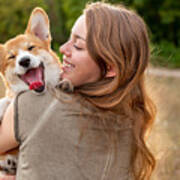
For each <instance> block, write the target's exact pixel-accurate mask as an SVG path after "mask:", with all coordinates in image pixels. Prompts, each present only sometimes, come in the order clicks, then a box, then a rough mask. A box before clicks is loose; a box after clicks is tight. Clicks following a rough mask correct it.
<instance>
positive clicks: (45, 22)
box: [25, 8, 51, 42]
mask: <svg viewBox="0 0 180 180" xmlns="http://www.w3.org/2000/svg"><path fill="white" fill-rule="evenodd" d="M25 33H26V34H31V35H34V36H36V37H38V38H39V39H40V40H42V41H45V42H50V41H51V34H50V29H49V18H48V15H47V14H46V12H45V11H44V10H43V9H42V8H35V9H34V10H33V11H32V13H31V16H30V19H29V22H28V26H27V29H26V31H25Z"/></svg>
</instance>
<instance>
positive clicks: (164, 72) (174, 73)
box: [147, 68, 180, 78]
mask: <svg viewBox="0 0 180 180" xmlns="http://www.w3.org/2000/svg"><path fill="white" fill-rule="evenodd" d="M147 73H148V74H152V75H155V76H163V77H173V78H180V69H178V70H169V69H165V68H149V69H148V70H147Z"/></svg>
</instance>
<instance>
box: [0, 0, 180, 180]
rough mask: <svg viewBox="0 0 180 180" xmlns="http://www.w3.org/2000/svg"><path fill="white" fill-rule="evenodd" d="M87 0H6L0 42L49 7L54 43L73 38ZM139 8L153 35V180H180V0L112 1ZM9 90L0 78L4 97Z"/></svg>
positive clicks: (0, 10)
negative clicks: (37, 11) (39, 9)
mask: <svg viewBox="0 0 180 180" xmlns="http://www.w3.org/2000/svg"><path fill="white" fill-rule="evenodd" d="M87 2H89V1H87V0H16V1H12V0H0V43H4V42H6V41H7V40H8V39H9V38H12V37H14V36H16V35H17V34H20V33H23V32H24V30H25V27H26V23H27V21H28V18H29V15H30V13H31V11H32V9H33V8H34V7H36V6H39V7H42V8H44V9H45V10H46V11H47V13H48V15H49V18H50V22H51V32H52V37H53V42H52V47H53V49H54V50H55V51H56V52H57V53H58V47H59V46H60V45H61V44H62V43H64V42H65V41H66V40H67V39H68V36H69V33H70V29H71V27H72V25H73V23H74V21H75V20H76V18H77V17H78V16H79V15H80V14H81V13H82V9H83V8H84V7H85V4H86V3H87ZM107 2H111V3H115V4H116V3H122V4H124V5H125V6H128V7H129V8H131V9H133V10H135V11H136V12H137V13H139V14H140V15H141V16H142V17H143V18H144V20H145V22H146V23H147V25H148V28H149V35H150V39H151V44H150V46H151V65H150V67H149V69H148V70H147V78H146V84H147V90H148V92H149V94H150V96H151V97H152V99H153V100H154V102H155V103H156V105H157V109H158V114H157V118H156V121H155V124H154V127H153V129H152V132H151V135H150V138H149V140H148V144H149V146H150V148H151V151H152V152H153V154H154V155H155V156H156V159H157V166H156V169H155V171H154V173H153V176H152V180H179V179H180V1H178V0H122V1H121V0H110V1H107ZM4 93H5V89H4V86H3V83H2V80H0V97H3V96H4Z"/></svg>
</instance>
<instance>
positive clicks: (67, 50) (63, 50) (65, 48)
mask: <svg viewBox="0 0 180 180" xmlns="http://www.w3.org/2000/svg"><path fill="white" fill-rule="evenodd" d="M59 51H60V53H62V54H65V55H66V56H70V55H71V48H70V45H69V43H68V42H66V43H64V44H63V45H61V46H60V47H59Z"/></svg>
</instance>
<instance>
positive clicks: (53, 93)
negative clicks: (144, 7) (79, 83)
mask: <svg viewBox="0 0 180 180" xmlns="http://www.w3.org/2000/svg"><path fill="white" fill-rule="evenodd" d="M78 99H79V97H78V96H76V95H75V94H74V93H66V92H64V91H62V90H61V89H59V88H48V89H47V90H46V91H44V92H43V93H36V92H34V91H24V92H21V93H19V94H18V95H17V96H16V98H15V104H16V106H18V107H22V108H23V109H24V108H25V109H27V108H31V109H32V108H36V107H39V108H41V109H42V108H43V107H46V106H50V104H52V103H53V104H54V105H55V106H59V107H62V108H63V109H64V108H66V109H69V108H71V109H78V108H79V109H80V106H81V105H80V101H79V100H78Z"/></svg>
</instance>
